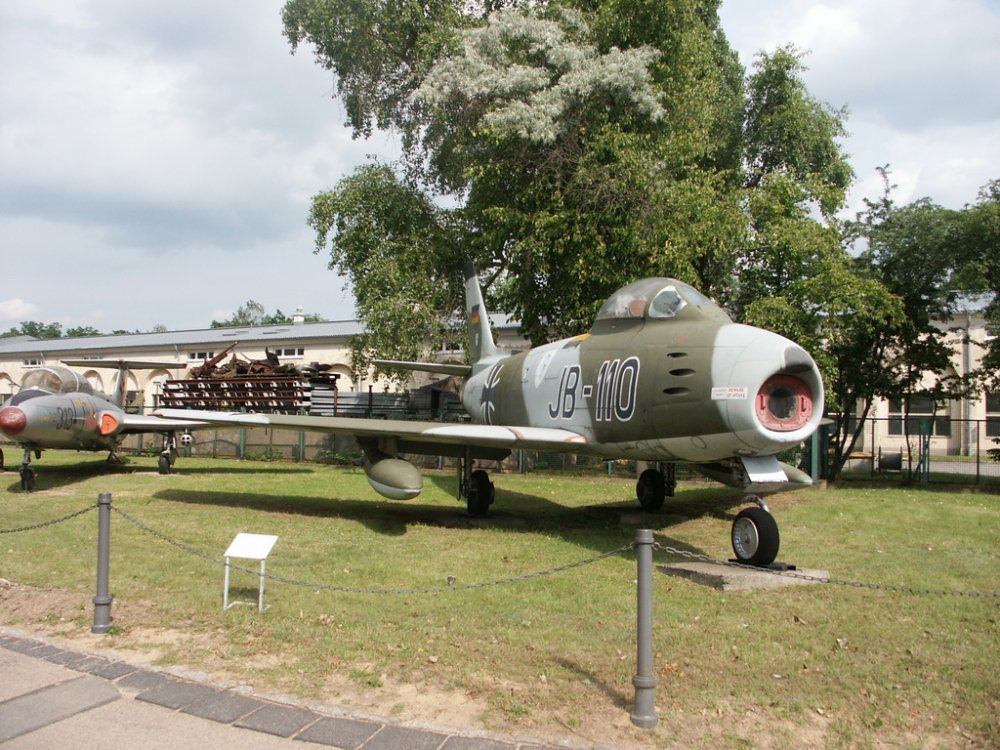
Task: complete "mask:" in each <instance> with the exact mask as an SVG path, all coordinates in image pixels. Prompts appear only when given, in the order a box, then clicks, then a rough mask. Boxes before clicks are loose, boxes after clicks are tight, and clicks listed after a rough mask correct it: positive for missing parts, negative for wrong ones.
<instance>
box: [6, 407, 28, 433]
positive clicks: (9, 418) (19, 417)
mask: <svg viewBox="0 0 1000 750" xmlns="http://www.w3.org/2000/svg"><path fill="white" fill-rule="evenodd" d="M27 424H28V418H27V417H25V416H24V412H23V411H21V410H20V409H18V408H17V407H16V406H8V407H7V408H6V409H2V410H0V431H2V432H4V433H5V434H7V435H10V436H11V437H13V436H14V435H16V434H18V433H19V432H20V431H21V430H23V429H24V428H25V427H26V426H27Z"/></svg>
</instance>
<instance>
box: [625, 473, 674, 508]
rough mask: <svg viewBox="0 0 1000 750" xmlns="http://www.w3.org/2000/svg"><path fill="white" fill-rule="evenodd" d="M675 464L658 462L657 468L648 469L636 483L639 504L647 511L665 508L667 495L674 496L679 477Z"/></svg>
mask: <svg viewBox="0 0 1000 750" xmlns="http://www.w3.org/2000/svg"><path fill="white" fill-rule="evenodd" d="M674 468H675V467H674V464H657V468H652V469H646V470H645V471H644V472H642V474H640V475H639V481H638V482H636V484H635V496H636V497H637V498H638V500H639V505H640V506H641V507H642V509H643V510H644V511H646V512H647V513H657V512H659V511H660V510H662V509H663V503H664V501H665V500H666V498H667V497H673V496H674V490H676V489H677V478H676V476H675V475H674Z"/></svg>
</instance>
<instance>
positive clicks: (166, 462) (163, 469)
mask: <svg viewBox="0 0 1000 750" xmlns="http://www.w3.org/2000/svg"><path fill="white" fill-rule="evenodd" d="M156 467H157V470H158V471H159V472H160V473H161V474H169V473H170V456H168V455H166V454H165V453H161V454H160V458H159V459H158V460H157V462H156Z"/></svg>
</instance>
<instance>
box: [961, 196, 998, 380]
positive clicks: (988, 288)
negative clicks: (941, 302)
mask: <svg viewBox="0 0 1000 750" xmlns="http://www.w3.org/2000/svg"><path fill="white" fill-rule="evenodd" d="M957 243H958V245H959V247H960V248H961V253H962V258H961V267H960V269H959V271H958V273H957V277H956V282H955V283H956V286H957V287H959V288H961V289H966V290H968V291H970V292H979V293H983V294H985V295H986V296H987V299H988V300H989V301H988V305H987V308H986V317H987V321H988V325H990V326H991V328H992V330H993V333H994V334H996V333H997V332H1000V179H996V180H991V181H990V182H988V183H987V184H986V185H984V186H983V187H982V188H981V189H980V191H979V195H978V197H977V200H976V202H975V203H974V204H972V205H968V206H966V207H965V208H964V209H963V211H962V212H961V216H960V218H959V228H958V239H957ZM977 376H978V377H977V379H978V382H979V384H980V385H981V386H982V387H984V388H988V389H990V390H993V391H998V390H1000V336H996V335H994V336H993V337H992V338H991V339H990V341H989V342H988V343H987V348H986V351H985V353H984V356H983V361H982V365H981V368H980V371H979V372H978V373H977Z"/></svg>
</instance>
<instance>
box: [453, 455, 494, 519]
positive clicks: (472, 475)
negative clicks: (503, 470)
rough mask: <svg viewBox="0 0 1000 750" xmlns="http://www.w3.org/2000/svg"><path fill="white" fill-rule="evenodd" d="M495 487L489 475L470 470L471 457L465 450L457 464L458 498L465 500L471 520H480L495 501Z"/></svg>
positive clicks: (477, 470) (481, 471)
mask: <svg viewBox="0 0 1000 750" xmlns="http://www.w3.org/2000/svg"><path fill="white" fill-rule="evenodd" d="M496 494H497V491H496V486H495V485H494V484H493V482H491V481H490V475H489V474H487V473H486V472H485V471H484V470H483V469H475V470H473V468H472V456H471V455H469V451H468V450H466V455H465V456H462V457H461V458H460V459H459V462H458V496H459V499H460V500H463V499H464V500H465V504H466V508H467V509H468V513H469V515H470V516H472V517H473V518H482V517H483V516H485V515H486V514H487V513H488V512H489V510H490V506H491V505H493V501H494V500H495V499H496Z"/></svg>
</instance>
